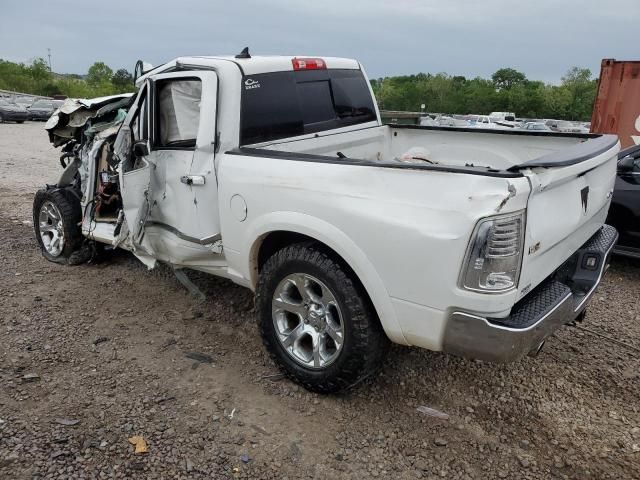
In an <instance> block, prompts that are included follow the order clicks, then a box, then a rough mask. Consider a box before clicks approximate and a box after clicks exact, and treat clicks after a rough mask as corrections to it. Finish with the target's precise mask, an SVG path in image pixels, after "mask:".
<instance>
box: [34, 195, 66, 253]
mask: <svg viewBox="0 0 640 480" xmlns="http://www.w3.org/2000/svg"><path fill="white" fill-rule="evenodd" d="M38 227H39V230H40V238H42V244H43V245H44V248H45V250H46V251H47V253H48V254H49V255H51V256H52V257H57V256H58V255H60V254H61V253H62V250H63V249H64V225H63V223H62V215H61V214H60V210H58V207H56V206H55V205H54V204H53V203H52V202H50V201H46V202H44V203H43V204H42V206H41V207H40V213H39V214H38Z"/></svg>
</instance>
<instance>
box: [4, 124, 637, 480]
mask: <svg viewBox="0 0 640 480" xmlns="http://www.w3.org/2000/svg"><path fill="white" fill-rule="evenodd" d="M58 170H59V167H58V160H57V153H56V151H55V150H54V149H53V148H51V147H50V146H49V144H48V142H47V137H46V135H45V132H44V131H43V130H42V124H41V123H35V124H34V123H26V124H24V125H14V124H0V239H2V249H0V264H1V265H2V269H1V270H0V292H2V294H1V295H0V312H1V313H0V478H2V479H5V478H6V479H17V478H274V479H276V478H277V479H281V478H290V479H292V478H316V477H318V478H369V477H374V478H376V477H377V478H390V477H393V478H395V479H406V478H440V477H442V478H452V479H476V478H477V479H480V478H482V479H491V478H530V479H545V478H571V479H587V478H594V479H621V478H630V479H631V478H640V402H639V401H638V400H639V384H640V368H639V367H640V303H639V301H638V292H639V290H638V286H639V285H640V263H631V262H628V261H623V260H618V259H616V260H615V261H614V262H613V265H612V268H611V269H610V270H609V273H608V275H607V276H606V278H605V280H604V282H603V284H602V285H601V287H600V289H599V291H598V293H597V294H596V297H595V299H594V301H593V303H592V305H591V306H590V307H589V311H588V314H587V317H586V321H585V323H584V324H583V325H582V326H581V327H579V328H566V329H564V330H562V331H560V332H558V334H557V335H556V336H555V337H553V338H551V339H550V340H549V341H548V342H547V345H546V347H545V349H544V350H543V351H542V353H541V354H540V355H539V356H538V357H537V358H536V359H531V358H526V359H524V360H523V361H521V362H519V363H516V364H511V365H492V364H487V363H482V362H474V361H468V360H463V359H459V358H455V357H452V356H447V355H443V354H439V353H433V352H428V351H423V350H419V349H411V348H404V347H395V348H394V349H392V351H391V354H390V355H389V357H388V359H387V362H386V365H385V368H384V370H383V372H382V374H381V375H380V376H379V377H378V378H376V379H374V380H371V381H369V382H367V383H365V384H363V385H361V386H360V387H358V388H357V389H356V390H353V391H351V392H349V393H347V394H343V395H337V396H318V395H315V394H311V393H308V392H307V391H305V390H303V389H301V388H299V387H298V386H296V385H294V384H292V383H290V382H289V381H287V380H283V379H282V378H281V377H280V376H279V375H278V371H277V370H276V369H275V367H274V365H273V364H272V363H271V361H270V360H269V358H268V356H267V355H266V354H265V352H264V350H263V348H262V344H261V342H260V339H259V337H258V332H257V328H256V324H255V321H254V311H253V299H252V296H251V294H250V292H248V291H246V290H244V289H242V288H240V287H237V286H235V285H233V284H232V283H230V282H228V281H226V280H221V279H217V278H214V277H207V276H194V278H195V281H196V283H198V284H199V285H200V287H201V288H202V289H203V290H204V291H205V292H206V293H207V300H206V301H204V302H199V301H197V300H194V299H193V298H192V297H191V296H189V295H188V293H187V292H186V291H185V290H184V289H183V288H182V287H181V286H180V285H179V284H178V282H177V281H176V280H175V279H174V278H173V277H172V275H171V274H170V273H169V272H168V271H167V270H165V269H158V270H154V271H147V270H146V269H145V268H144V267H143V266H142V265H141V264H140V263H138V262H137V261H136V260H135V259H134V258H133V257H131V256H130V255H129V254H127V253H113V254H112V255H111V256H110V257H109V258H106V259H105V260H103V261H101V262H100V263H98V264H89V265H82V266H77V267H62V266H59V265H55V264H52V263H48V262H46V261H45V260H44V259H43V258H42V257H41V255H40V253H39V251H38V248H37V246H36V242H35V240H34V236H33V231H32V225H31V202H32V198H33V193H34V191H35V189H36V188H38V187H39V186H40V185H42V184H44V183H46V182H50V183H51V182H53V181H54V180H55V178H56V174H57V173H58ZM616 339H617V340H620V341H623V342H624V343H625V345H623V344H620V343H617V342H616V341H615V340H616ZM194 353H195V355H194ZM422 405H425V406H429V407H432V408H436V409H438V410H441V411H443V412H446V413H447V414H448V415H449V419H448V420H440V419H435V418H433V417H430V416H427V415H425V414H423V413H421V412H419V411H417V410H416V408H417V407H419V406H422ZM133 436H140V437H143V438H144V439H145V441H146V443H147V445H148V453H145V454H135V453H134V447H133V445H131V444H130V443H129V441H128V439H129V438H131V437H133Z"/></svg>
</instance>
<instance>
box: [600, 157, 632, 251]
mask: <svg viewBox="0 0 640 480" xmlns="http://www.w3.org/2000/svg"><path fill="white" fill-rule="evenodd" d="M607 223H608V224H610V225H613V226H615V227H616V228H617V229H618V232H619V233H620V238H619V240H618V244H617V245H616V246H615V248H614V250H613V251H614V253H617V254H618V255H625V256H628V257H634V258H640V145H634V146H633V147H629V148H627V149H625V150H622V151H621V152H620V153H619V155H618V176H617V177H616V183H615V187H614V191H613V199H612V200H611V208H610V209H609V217H608V218H607Z"/></svg>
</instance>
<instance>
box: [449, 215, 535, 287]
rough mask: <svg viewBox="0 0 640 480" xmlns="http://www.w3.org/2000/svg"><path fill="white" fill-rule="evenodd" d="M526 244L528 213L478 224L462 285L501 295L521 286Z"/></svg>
mask: <svg viewBox="0 0 640 480" xmlns="http://www.w3.org/2000/svg"><path fill="white" fill-rule="evenodd" d="M523 244H524V210H523V211H521V212H518V213H510V214H505V215H495V216H493V217H487V218H484V219H482V220H480V221H479V222H478V224H477V225H476V228H475V229H474V231H473V235H472V236H471V242H470V243H469V247H468V248H467V255H466V257H465V261H464V263H463V265H462V271H461V273H460V286H461V287H463V288H465V289H467V290H474V291H480V292H487V293H498V292H504V291H506V290H510V289H512V288H514V287H516V286H517V285H518V279H519V277H520V266H521V264H522V248H523Z"/></svg>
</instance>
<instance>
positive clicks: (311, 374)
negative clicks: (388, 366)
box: [256, 243, 389, 393]
mask: <svg viewBox="0 0 640 480" xmlns="http://www.w3.org/2000/svg"><path fill="white" fill-rule="evenodd" d="M256 302H257V310H258V315H259V318H258V324H259V327H260V332H261V334H262V338H263V342H264V344H265V346H266V347H267V349H268V351H269V353H270V354H271V356H272V358H273V359H274V360H275V362H276V363H277V364H278V366H279V367H280V368H281V369H282V370H283V371H284V372H285V374H286V375H287V376H288V377H290V378H291V379H293V380H294V381H296V382H298V383H300V384H302V385H303V386H304V387H305V388H307V389H308V390H311V391H315V392H321V393H329V392H337V391H340V390H344V389H347V388H349V387H352V386H354V385H356V384H357V383H359V382H361V381H362V380H364V379H365V378H367V377H369V376H370V375H372V374H374V373H376V372H377V371H378V370H379V369H380V367H381V365H382V361H383V359H384V356H385V354H386V352H387V350H388V346H389V340H388V339H387V337H386V335H385V333H384V331H383V330H382V326H381V325H380V321H379V320H378V318H377V316H376V313H375V311H374V309H373V307H372V306H371V304H370V301H369V299H368V297H367V296H366V294H365V293H364V291H363V289H362V287H361V286H360V284H359V282H358V280H357V278H355V275H354V274H353V273H352V272H351V271H350V269H349V268H348V267H346V265H344V264H343V263H342V261H341V260H340V259H338V258H336V257H335V256H334V255H332V254H331V253H328V252H325V251H323V250H321V249H320V248H318V247H317V246H315V245H314V244H310V243H302V244H296V245H291V246H288V247H285V248H283V249H282V250H280V251H278V252H276V253H275V254H274V255H273V256H272V257H271V258H269V259H268V260H267V261H266V263H265V265H264V267H263V268H262V271H261V273H260V280H259V283H258V288H257V293H256Z"/></svg>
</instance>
